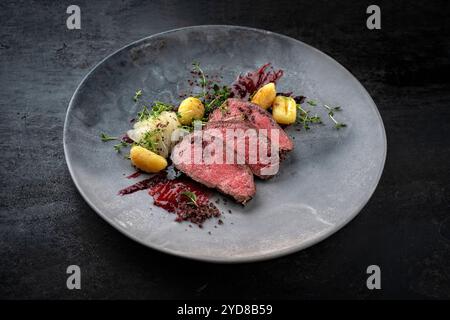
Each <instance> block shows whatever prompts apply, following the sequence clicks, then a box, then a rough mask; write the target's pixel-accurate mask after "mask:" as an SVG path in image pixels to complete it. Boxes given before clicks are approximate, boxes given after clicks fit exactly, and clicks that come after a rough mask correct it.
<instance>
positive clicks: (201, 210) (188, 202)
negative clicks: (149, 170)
mask: <svg viewBox="0 0 450 320" xmlns="http://www.w3.org/2000/svg"><path fill="white" fill-rule="evenodd" d="M147 189H148V190H149V191H148V193H149V194H150V195H151V196H152V197H153V200H154V204H155V205H156V206H158V207H161V208H163V209H165V210H167V211H169V212H172V213H175V214H176V215H177V217H176V219H175V220H176V221H178V222H181V221H190V222H192V223H196V224H198V225H199V227H201V226H202V223H203V222H204V221H205V220H206V219H209V218H211V217H219V216H220V211H219V209H218V208H217V207H216V206H215V205H214V204H213V203H212V202H211V201H210V200H209V192H208V190H207V189H206V187H204V186H203V185H201V184H199V183H197V182H195V181H193V180H189V179H187V178H184V177H177V178H175V179H168V178H167V176H166V174H163V173H161V174H156V175H154V176H152V177H151V178H148V179H145V180H142V181H139V182H138V183H135V184H133V185H131V186H129V187H127V188H125V189H122V190H120V191H119V195H122V196H123V195H126V194H130V193H133V192H136V191H141V190H147ZM185 192H192V193H194V194H195V202H193V201H192V198H190V197H188V196H186V195H185V194H184V193H185Z"/></svg>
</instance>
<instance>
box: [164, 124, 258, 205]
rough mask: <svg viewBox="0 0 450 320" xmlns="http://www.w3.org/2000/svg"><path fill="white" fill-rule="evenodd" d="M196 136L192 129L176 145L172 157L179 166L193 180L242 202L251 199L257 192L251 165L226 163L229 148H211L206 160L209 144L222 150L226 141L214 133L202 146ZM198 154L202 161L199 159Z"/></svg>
mask: <svg viewBox="0 0 450 320" xmlns="http://www.w3.org/2000/svg"><path fill="white" fill-rule="evenodd" d="M203 131H204V130H202V133H204V132H203ZM206 135H207V133H206ZM196 139H198V137H197V136H195V134H194V133H191V134H189V135H187V136H185V137H184V138H183V140H182V141H181V142H179V143H178V144H177V145H176V146H175V147H174V149H173V150H172V155H171V159H172V161H173V163H174V165H175V167H176V168H177V169H179V170H180V171H182V172H184V173H185V174H186V175H187V176H189V177H190V178H192V179H193V180H195V181H197V182H200V183H202V184H204V185H205V186H207V187H209V188H216V189H218V190H219V191H221V192H223V193H225V194H227V195H230V196H232V197H233V198H234V199H236V201H238V202H241V203H246V202H247V201H249V200H250V199H251V198H252V197H253V196H254V195H255V192H256V188H255V182H254V179H253V174H252V172H251V170H250V168H249V167H248V166H247V165H245V164H235V163H231V164H228V163H225V152H222V153H221V152H215V153H214V152H211V153H210V156H209V158H208V161H209V162H206V161H204V160H205V159H203V156H202V153H203V151H204V150H205V149H206V148H211V149H210V150H213V149H215V148H216V147H217V150H220V148H218V147H219V144H220V145H222V147H223V144H224V142H223V140H222V139H220V138H219V137H213V138H212V139H209V140H208V139H203V140H202V141H200V147H198V144H197V143H194V141H196ZM222 149H223V148H222ZM195 154H197V157H198V158H199V159H200V163H199V162H198V161H195V160H196V156H195ZM197 160H198V159H197Z"/></svg>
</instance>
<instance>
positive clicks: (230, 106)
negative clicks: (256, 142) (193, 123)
mask: <svg viewBox="0 0 450 320" xmlns="http://www.w3.org/2000/svg"><path fill="white" fill-rule="evenodd" d="M230 120H231V121H236V120H241V121H248V122H250V123H251V124H252V125H253V126H255V127H256V128H258V129H266V130H267V131H268V134H267V135H268V136H269V138H271V140H272V142H273V141H274V140H275V139H273V138H272V137H274V134H273V133H272V131H273V130H277V131H278V134H279V147H280V152H281V153H282V154H284V153H286V152H288V151H291V150H292V149H294V143H293V142H292V139H291V138H290V137H289V136H288V135H287V133H286V132H285V131H284V130H283V129H282V128H281V127H280V126H279V125H278V124H277V123H276V122H275V120H273V118H272V116H271V115H270V114H269V113H268V112H267V111H266V110H264V109H262V108H260V107H259V106H257V105H256V104H253V103H250V102H246V101H242V100H239V99H234V98H230V99H228V100H227V101H225V102H224V104H223V105H222V106H221V107H219V108H217V109H216V110H214V112H212V113H211V114H210V116H209V121H230Z"/></svg>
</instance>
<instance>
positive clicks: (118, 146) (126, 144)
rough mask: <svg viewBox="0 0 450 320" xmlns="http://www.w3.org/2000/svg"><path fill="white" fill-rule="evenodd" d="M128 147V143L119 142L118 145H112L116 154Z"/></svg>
mask: <svg viewBox="0 0 450 320" xmlns="http://www.w3.org/2000/svg"><path fill="white" fill-rule="evenodd" d="M129 145H130V143H128V142H125V141H120V143H118V144H116V145H114V150H116V151H117V152H119V153H120V152H121V150H122V148H125V147H128V146H129Z"/></svg>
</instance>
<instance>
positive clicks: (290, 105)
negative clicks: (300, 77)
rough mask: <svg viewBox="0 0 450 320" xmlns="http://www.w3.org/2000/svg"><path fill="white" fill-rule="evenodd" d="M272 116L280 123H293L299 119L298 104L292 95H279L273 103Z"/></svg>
mask: <svg viewBox="0 0 450 320" xmlns="http://www.w3.org/2000/svg"><path fill="white" fill-rule="evenodd" d="M272 117H273V119H274V120H275V121H276V122H277V123H279V124H292V123H294V122H295V120H296V119H297V104H296V103H295V100H294V99H293V98H291V97H284V96H277V97H276V98H275V100H274V101H273V105H272Z"/></svg>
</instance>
